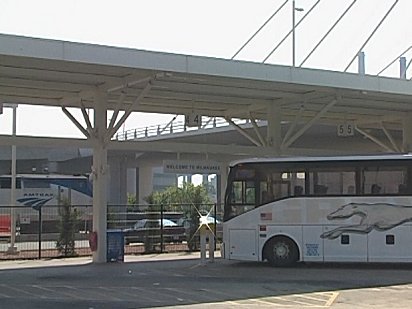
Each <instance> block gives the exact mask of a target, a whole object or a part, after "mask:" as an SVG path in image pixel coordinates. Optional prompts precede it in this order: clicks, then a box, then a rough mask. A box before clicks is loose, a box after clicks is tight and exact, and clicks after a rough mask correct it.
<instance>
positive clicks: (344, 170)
mask: <svg viewBox="0 0 412 309" xmlns="http://www.w3.org/2000/svg"><path fill="white" fill-rule="evenodd" d="M222 251H223V252H222V253H223V256H224V257H225V258H226V259H234V260H249V261H264V260H268V261H269V262H270V263H271V264H273V265H276V266H287V265H292V264H294V263H296V262H298V261H307V262H339V261H340V262H412V156H410V155H384V156H351V157H349V156H347V157H346V156H345V157H305V158H276V159H250V160H242V161H237V162H236V163H234V164H232V165H231V167H230V172H229V176H228V181H227V189H226V195H225V205H224V223H223V246H222Z"/></svg>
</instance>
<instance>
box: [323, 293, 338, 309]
mask: <svg viewBox="0 0 412 309" xmlns="http://www.w3.org/2000/svg"><path fill="white" fill-rule="evenodd" d="M338 296H339V292H332V296H331V297H330V298H329V300H328V301H327V302H326V304H325V306H326V307H330V306H332V304H333V303H334V302H335V300H336V298H338Z"/></svg>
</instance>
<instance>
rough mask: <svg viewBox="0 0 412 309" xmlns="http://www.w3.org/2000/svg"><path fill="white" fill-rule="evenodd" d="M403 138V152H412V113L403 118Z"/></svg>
mask: <svg viewBox="0 0 412 309" xmlns="http://www.w3.org/2000/svg"><path fill="white" fill-rule="evenodd" d="M402 136H403V137H402V145H403V147H402V148H403V149H402V150H403V152H407V153H409V152H412V113H406V114H405V116H404V118H403V135H402Z"/></svg>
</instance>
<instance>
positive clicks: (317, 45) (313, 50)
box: [299, 0, 358, 67]
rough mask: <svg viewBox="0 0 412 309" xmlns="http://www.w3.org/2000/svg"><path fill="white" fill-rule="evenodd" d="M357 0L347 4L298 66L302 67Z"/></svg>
mask: <svg viewBox="0 0 412 309" xmlns="http://www.w3.org/2000/svg"><path fill="white" fill-rule="evenodd" d="M356 1H358V0H353V2H352V4H351V5H349V7H348V8H347V9H346V10H345V12H343V14H342V15H341V16H340V17H339V19H338V20H337V21H336V22H335V23H334V24H333V26H332V27H331V28H330V29H329V30H328V32H326V34H325V35H324V36H323V38H322V39H321V40H320V41H319V42H318V44H316V46H315V47H314V48H313V49H312V50H311V52H310V53H309V54H308V55H307V56H306V58H305V59H304V60H303V61H302V63H301V64H300V66H299V67H302V65H303V64H304V63H305V62H306V60H308V59H309V57H310V56H312V54H313V53H314V52H315V50H316V49H317V48H318V47H319V46H320V44H322V42H323V41H324V40H325V39H326V37H327V36H328V35H329V34H330V33H331V32H332V30H333V29H334V28H335V27H336V26H337V25H338V24H339V22H340V21H341V20H342V18H343V17H344V16H345V15H346V13H348V12H349V10H350V9H351V8H352V7H353V5H354V4H355V3H356Z"/></svg>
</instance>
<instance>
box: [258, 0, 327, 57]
mask: <svg viewBox="0 0 412 309" xmlns="http://www.w3.org/2000/svg"><path fill="white" fill-rule="evenodd" d="M319 2H320V0H318V1H317V2H316V3H315V4H314V5H313V6H312V7H311V8H310V10H309V11H308V12H307V13H306V14H305V15H303V17H302V18H301V20H299V22H298V23H297V24H296V25H294V27H293V28H294V29H296V28H297V27H298V26H299V25H300V24H301V23H302V21H303V20H304V19H305V18H306V16H308V15H309V14H310V12H312V11H313V9H314V8H315V7H316V6H317V5H318V4H319ZM293 28H292V29H291V30H290V31H289V32H288V33H287V34H286V35H285V36H284V38H283V39H282V40H281V41H280V42H279V44H278V45H276V47H275V48H274V49H272V51H271V52H270V53H269V55H267V56H266V58H265V59H263V61H262V63H265V62H266V61H267V60H268V59H269V57H270V56H272V54H273V53H274V52H275V51H276V50H277V49H278V48H279V46H280V45H282V44H283V42H284V41H285V40H286V39H287V38H288V37H289V35H290V34H291V33H292V32H293Z"/></svg>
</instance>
